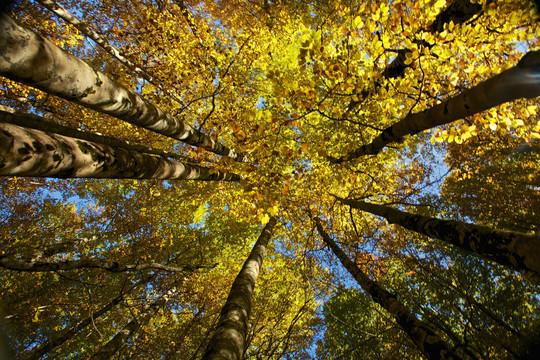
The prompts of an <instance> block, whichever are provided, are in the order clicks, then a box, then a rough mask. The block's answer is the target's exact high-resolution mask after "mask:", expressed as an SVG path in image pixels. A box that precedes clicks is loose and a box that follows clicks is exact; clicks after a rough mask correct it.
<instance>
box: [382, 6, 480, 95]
mask: <svg viewBox="0 0 540 360" xmlns="http://www.w3.org/2000/svg"><path fill="white" fill-rule="evenodd" d="M482 8H483V6H482V4H476V3H472V2H470V1H469V0H454V1H453V2H452V3H451V4H450V5H449V6H448V7H447V8H446V9H444V10H443V11H441V12H440V13H439V14H438V15H437V17H436V18H435V20H434V21H433V23H431V24H430V25H429V26H428V27H427V28H426V29H424V31H426V32H430V33H432V34H433V33H436V32H443V31H444V26H445V25H447V24H449V23H450V21H452V22H453V23H454V24H455V25H458V24H463V23H464V22H466V21H468V20H469V19H471V18H472V17H473V16H474V15H476V14H478V13H480V12H481V11H482ZM426 45H427V46H428V47H430V46H429V44H427V43H426ZM411 52H412V51H411V50H410V49H400V50H398V52H397V56H396V57H395V58H394V60H392V62H390V63H389V64H388V65H387V66H386V68H385V69H384V71H383V73H382V75H383V77H384V78H386V79H391V78H397V77H402V76H403V75H404V74H405V69H406V68H408V67H409V66H410V65H407V64H405V60H406V59H407V56H406V54H407V53H411ZM378 85H379V86H380V84H378ZM376 87H378V86H376Z"/></svg>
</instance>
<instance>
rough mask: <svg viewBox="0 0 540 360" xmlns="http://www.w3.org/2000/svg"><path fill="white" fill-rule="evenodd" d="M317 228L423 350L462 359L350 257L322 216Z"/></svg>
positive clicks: (434, 356) (432, 355)
mask: <svg viewBox="0 0 540 360" xmlns="http://www.w3.org/2000/svg"><path fill="white" fill-rule="evenodd" d="M315 223H316V225H317V230H318V231H319V234H320V235H321V237H322V238H323V240H324V242H325V243H326V244H327V245H328V246H329V247H330V249H332V251H333V252H334V254H335V255H336V256H337V257H338V258H339V260H340V261H341V264H342V265H343V266H344V267H345V268H346V269H347V270H348V271H349V273H350V274H351V275H352V276H353V277H354V278H355V279H356V281H357V282H358V284H359V285H360V286H361V287H362V288H363V289H364V291H365V292H366V293H368V294H369V295H371V297H372V298H373V300H374V301H375V302H376V303H378V304H379V305H381V306H382V307H383V308H384V309H386V310H387V311H388V312H389V313H390V314H391V315H392V316H393V317H394V318H395V319H396V322H397V323H398V324H399V325H400V326H401V328H402V329H403V330H404V331H405V332H406V333H407V335H409V337H410V338H411V339H412V340H413V342H414V343H415V344H416V346H418V348H419V349H420V351H421V352H422V353H423V354H424V355H426V356H427V357H428V359H441V360H442V359H445V360H448V359H460V357H459V356H458V355H456V354H454V353H453V352H452V351H451V350H450V347H449V346H448V344H447V343H446V342H445V341H443V340H442V339H441V338H440V337H439V335H437V334H436V333H435V332H434V331H433V329H431V328H430V327H429V326H428V325H426V324H425V323H423V322H422V321H421V320H419V319H418V318H417V317H416V316H415V315H413V314H412V313H411V312H410V311H409V309H407V308H406V307H405V306H403V304H401V303H400V302H399V301H398V299H397V297H396V296H395V295H393V294H391V293H390V292H388V291H387V290H385V289H383V288H382V287H381V286H380V285H379V284H378V283H377V282H375V281H373V280H371V279H370V278H369V277H368V276H367V275H366V274H365V273H364V272H362V270H360V268H359V267H358V266H357V265H356V264H355V263H354V262H352V260H350V259H349V258H348V257H347V255H346V254H345V253H344V252H343V251H342V250H341V249H340V248H339V246H338V245H337V244H336V243H335V242H334V240H333V239H332V238H331V237H330V236H329V235H328V234H327V233H326V232H325V231H324V229H323V227H322V225H321V222H320V220H319V218H315Z"/></svg>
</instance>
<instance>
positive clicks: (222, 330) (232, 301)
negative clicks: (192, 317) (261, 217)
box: [203, 217, 277, 360]
mask: <svg viewBox="0 0 540 360" xmlns="http://www.w3.org/2000/svg"><path fill="white" fill-rule="evenodd" d="M276 223H277V219H276V218H275V217H272V218H270V220H269V221H268V223H267V224H266V225H265V227H264V228H263V230H262V232H261V235H260V236H259V239H257V242H256V243H255V245H254V246H253V249H252V250H251V253H250V254H249V256H248V258H247V259H246V261H245V262H244V266H242V270H240V273H238V276H237V277H236V279H235V280H234V282H233V284H232V286H231V291H230V293H229V297H228V298H227V301H226V302H225V304H224V305H223V308H222V310H221V314H220V316H219V321H218V323H217V326H216V329H215V331H214V334H213V335H212V337H211V338H210V341H209V342H208V346H207V347H206V351H205V353H204V356H203V359H237V360H240V359H242V358H243V357H244V352H245V350H246V349H245V341H246V337H247V331H248V321H249V316H250V314H251V301H252V300H251V298H252V296H253V290H255V282H256V281H257V278H258V277H259V271H260V269H261V266H262V261H263V259H264V255H265V253H266V248H267V246H268V242H269V241H270V238H271V237H272V231H273V230H274V226H275V225H276Z"/></svg>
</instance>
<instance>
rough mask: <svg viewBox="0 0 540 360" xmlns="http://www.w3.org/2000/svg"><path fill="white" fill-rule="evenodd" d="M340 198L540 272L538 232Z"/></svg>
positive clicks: (515, 266) (503, 261)
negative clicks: (524, 232)
mask: <svg viewBox="0 0 540 360" xmlns="http://www.w3.org/2000/svg"><path fill="white" fill-rule="evenodd" d="M338 199H339V200H340V201H341V202H342V203H344V204H347V205H349V206H351V207H353V208H355V209H360V210H363V211H367V212H369V213H372V214H374V215H378V216H382V217H384V218H385V219H386V220H388V222H389V223H390V224H398V225H400V226H402V227H404V228H406V229H409V230H412V231H415V232H417V233H419V234H423V235H426V236H429V237H432V238H436V239H439V240H442V241H445V242H447V243H449V244H451V245H454V246H457V247H459V248H461V249H464V250H467V251H469V252H472V253H475V254H478V255H480V256H482V257H484V258H486V259H488V260H492V261H495V262H497V263H499V264H501V265H505V266H509V267H512V268H513V269H515V270H517V271H521V272H527V271H531V272H533V273H534V274H536V275H540V237H538V236H533V235H527V234H522V233H516V232H510V231H499V230H492V229H490V228H487V227H485V226H480V225H474V224H469V223H465V222H462V221H454V220H439V219H435V218H431V217H428V216H423V215H415V214H411V213H408V212H404V211H400V210H396V209H394V208H392V207H389V206H384V205H377V204H369V203H366V202H363V201H358V200H350V199H341V198H338Z"/></svg>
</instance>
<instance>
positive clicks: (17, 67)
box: [0, 14, 243, 161]
mask: <svg viewBox="0 0 540 360" xmlns="http://www.w3.org/2000/svg"><path fill="white" fill-rule="evenodd" d="M0 75H2V76H5V77H7V78H8V79H11V80H14V81H18V82H21V83H24V84H26V85H29V86H32V87H35V88H37V89H40V90H42V91H45V92H47V93H49V94H53V95H56V96H59V97H61V98H64V99H66V100H69V101H72V102H75V103H77V104H79V105H82V106H84V107H87V108H89V109H93V110H95V111H98V112H101V113H104V114H107V115H110V116H113V117H115V118H118V119H120V120H124V121H127V122H129V123H131V124H134V125H137V126H140V127H143V128H145V129H148V130H151V131H154V132H157V133H159V134H162V135H165V136H168V137H171V138H173V139H176V140H180V141H183V142H185V143H187V144H190V145H193V146H197V147H202V148H204V149H206V150H208V151H211V152H213V153H216V154H218V155H222V156H228V157H230V158H232V159H235V160H238V161H242V160H243V155H240V154H237V153H236V152H235V151H234V150H232V149H229V148H228V147H226V146H225V145H223V144H221V143H219V142H217V141H215V140H213V139H212V138H210V137H209V136H207V135H205V134H203V133H201V132H200V131H198V130H196V129H194V128H192V127H191V126H189V125H188V124H186V123H184V122H183V121H181V120H179V119H177V118H174V117H172V116H171V115H169V114H167V113H166V112H164V111H163V110H162V109H160V108H159V107H157V106H155V105H153V104H152V103H150V102H149V101H148V100H146V99H144V98H143V97H141V96H140V95H138V94H136V93H135V92H133V91H131V90H129V89H127V88H126V87H124V86H123V85H120V84H118V83H117V82H115V81H113V80H111V79H109V78H108V77H107V76H105V75H104V74H103V73H101V72H99V71H96V70H94V69H92V68H91V67H90V66H88V65H87V64H86V63H85V62H83V61H82V60H80V59H78V58H76V57H75V56H73V55H70V54H68V53H67V52H65V51H64V50H62V49H60V48H59V47H57V46H56V45H54V44H53V43H51V42H50V41H48V40H47V39H44V38H43V37H41V36H39V35H37V34H36V33H34V32H32V31H31V30H28V29H26V28H24V27H22V26H20V25H19V24H17V23H16V22H15V21H14V20H13V19H11V18H10V17H9V16H7V15H5V14H0Z"/></svg>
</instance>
